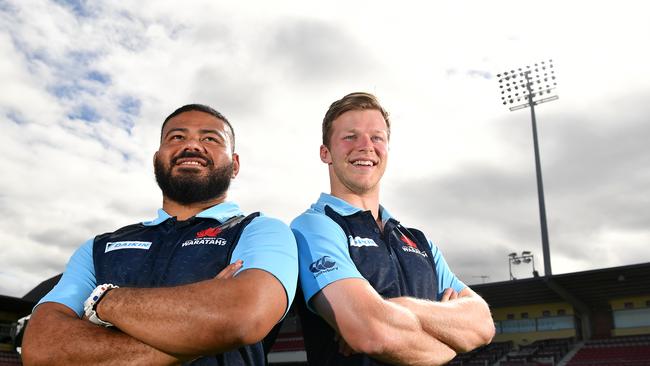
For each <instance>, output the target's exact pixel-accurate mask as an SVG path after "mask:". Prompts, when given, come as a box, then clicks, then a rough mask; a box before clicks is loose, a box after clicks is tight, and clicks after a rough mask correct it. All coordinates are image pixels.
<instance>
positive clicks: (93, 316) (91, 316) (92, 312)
mask: <svg viewBox="0 0 650 366" xmlns="http://www.w3.org/2000/svg"><path fill="white" fill-rule="evenodd" d="M118 287H119V286H115V285H113V284H110V283H105V284H103V285H99V286H97V287H95V289H94V290H93V292H92V293H91V294H90V296H89V297H88V298H87V299H86V301H84V313H85V314H86V316H87V317H88V320H90V322H91V323H93V324H97V325H101V326H104V327H112V326H113V324H111V323H109V322H106V321H103V320H101V319H99V316H98V315H97V304H99V301H100V300H101V299H102V297H104V295H106V293H107V292H108V291H110V290H112V289H114V288H118Z"/></svg>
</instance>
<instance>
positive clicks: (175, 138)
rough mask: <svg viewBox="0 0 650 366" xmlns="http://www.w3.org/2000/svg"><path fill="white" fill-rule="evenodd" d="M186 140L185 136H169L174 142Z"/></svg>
mask: <svg viewBox="0 0 650 366" xmlns="http://www.w3.org/2000/svg"><path fill="white" fill-rule="evenodd" d="M184 138H185V136H183V135H181V134H175V135H171V136H169V139H170V140H172V141H173V140H183V139H184Z"/></svg>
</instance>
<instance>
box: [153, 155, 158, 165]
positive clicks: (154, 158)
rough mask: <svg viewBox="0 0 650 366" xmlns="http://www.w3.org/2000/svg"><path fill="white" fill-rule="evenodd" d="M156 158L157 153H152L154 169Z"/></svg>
mask: <svg viewBox="0 0 650 366" xmlns="http://www.w3.org/2000/svg"><path fill="white" fill-rule="evenodd" d="M157 156H158V151H156V152H155V153H153V167H154V169H155V168H156V157H157Z"/></svg>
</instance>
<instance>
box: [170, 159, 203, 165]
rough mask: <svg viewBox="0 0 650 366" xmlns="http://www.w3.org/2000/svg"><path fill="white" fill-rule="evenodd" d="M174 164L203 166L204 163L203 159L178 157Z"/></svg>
mask: <svg viewBox="0 0 650 366" xmlns="http://www.w3.org/2000/svg"><path fill="white" fill-rule="evenodd" d="M176 165H180V166H197V167H198V166H205V163H204V162H203V161H199V160H190V159H178V160H177V161H176Z"/></svg>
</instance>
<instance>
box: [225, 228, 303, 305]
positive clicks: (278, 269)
mask: <svg viewBox="0 0 650 366" xmlns="http://www.w3.org/2000/svg"><path fill="white" fill-rule="evenodd" d="M238 259H241V260H242V261H243V262H244V264H243V267H242V269H241V270H242V271H243V270H246V269H251V268H257V269H261V270H264V271H266V272H269V273H270V274H272V275H273V276H275V278H277V279H278V281H280V283H281V284H282V286H283V287H284V290H285V292H286V295H287V309H286V311H288V309H289V306H290V305H291V302H292V301H293V298H294V296H295V294H296V286H297V284H298V253H297V249H296V240H295V239H294V237H293V235H292V234H291V230H289V227H288V226H287V225H286V224H285V223H283V222H282V221H280V220H278V219H274V218H270V217H267V216H258V217H256V218H255V219H253V221H251V222H250V223H249V224H248V225H247V226H246V227H245V228H244V231H243V232H242V234H241V237H240V238H239V242H237V246H236V247H235V250H234V251H233V254H232V258H231V263H234V262H235V261H236V260H238ZM286 311H285V314H286Z"/></svg>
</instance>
